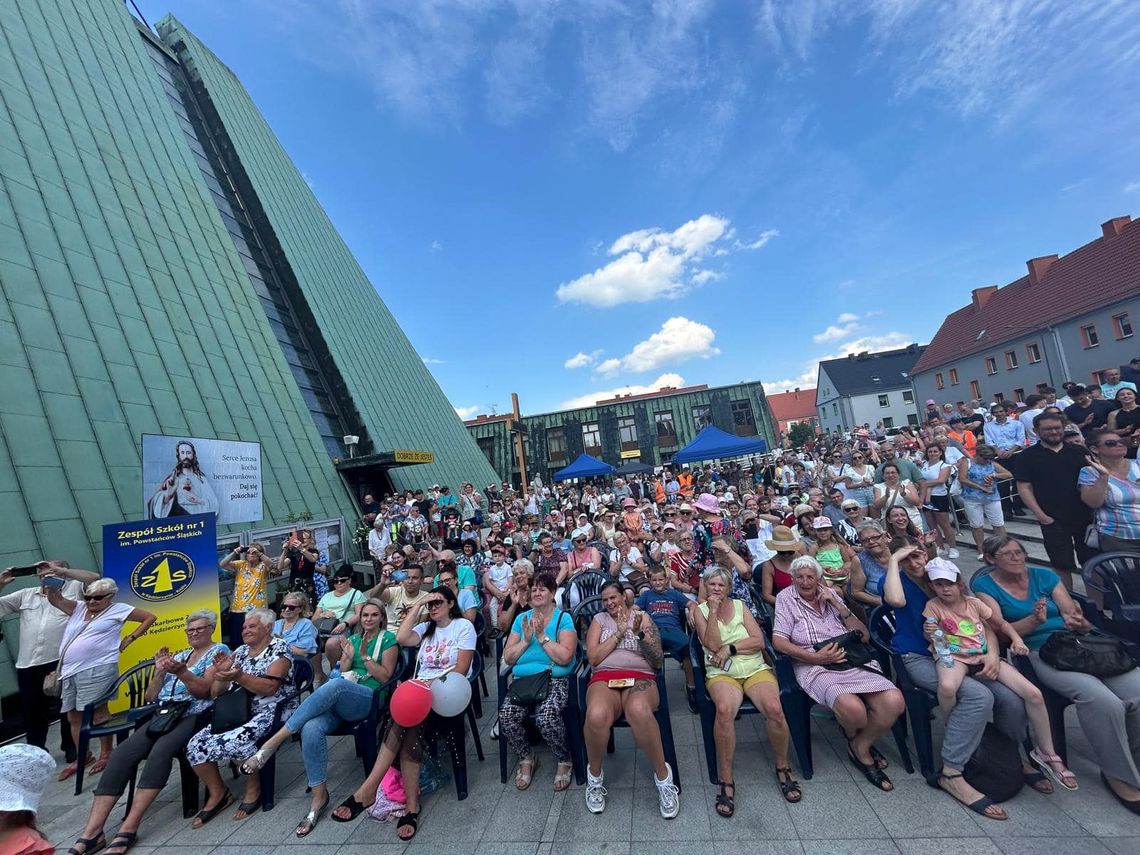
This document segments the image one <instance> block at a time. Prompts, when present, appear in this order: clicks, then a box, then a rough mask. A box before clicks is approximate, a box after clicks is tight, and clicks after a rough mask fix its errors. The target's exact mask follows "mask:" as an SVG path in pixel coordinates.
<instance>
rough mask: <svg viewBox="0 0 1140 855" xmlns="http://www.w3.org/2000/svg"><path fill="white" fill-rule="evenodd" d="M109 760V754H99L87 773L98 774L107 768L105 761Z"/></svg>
mask: <svg viewBox="0 0 1140 855" xmlns="http://www.w3.org/2000/svg"><path fill="white" fill-rule="evenodd" d="M110 760H111V755H110V754H100V755H99V759H98V760H96V761H95V765H94V766H92V767H91V768H90V769H89V770H88V773H89V774H91V775H98V774H99V773H100V772H102V771H103V770H104V769H106V768H107V763H108V762H109V761H110Z"/></svg>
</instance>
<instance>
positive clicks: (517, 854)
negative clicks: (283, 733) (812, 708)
mask: <svg viewBox="0 0 1140 855" xmlns="http://www.w3.org/2000/svg"><path fill="white" fill-rule="evenodd" d="M666 667H667V672H668V674H667V675H668V685H669V694H670V698H671V699H672V700H673V709H672V713H673V714H672V722H673V733H674V737H675V740H676V743H677V754H678V757H679V765H680V766H681V772H682V781H681V783H682V793H681V814H680V816H678V817H677V818H676V819H674V820H670V821H666V820H663V819H661V817H660V815H659V814H658V812H657V793H656V789H655V788H654V786H653V781H652V773H651V771H650V770H649V769H648V768H647V767H646V765H645V762H644V759H643V758H642V757H641V756H640V754H639V753H638V752H637V751H636V750H635V749H634V747H633V740H632V736H631V734H630V731H629V730H627V729H624V728H622V729H619V730H617V732H616V739H615V742H616V748H617V750H616V753H615V754H613V755H612V756H610V757H609V758H608V759H607V764H606V769H605V772H606V787H607V789H608V790H609V799H608V803H607V806H606V810H605V813H603V814H601V815H598V816H594V815H592V814H590V813H588V812H587V810H586V806H585V795H584V790H583V788H582V787H579V786H577V785H573V786H571V788H570V789H569V790H568V791H567V792H565V793H557V794H556V793H554V792H553V791H552V788H551V782H552V779H553V776H554V764H553V761H552V759H551V757H550V755H549V753H546V752H545V751H544V750H543V749H540V760H539V768H538V772H537V774H536V777H535V780H534V783H533V784H532V785H531V788H530V789H529V790H528V791H526V792H523V793H519V792H516V791H515V789H514V785H513V777H512V779H511V781H510V782H508V784H507V785H506V786H504V785H503V784H500V783H499V762H498V743H496V742H493V741H492V740H491V739H490V736H489V731H490V727H491V723H492V721H493V714H492V712H491V710H492V709H493V705H491V704H488V705H486V709H485V711H484V715H483V719H482V720H481V722H480V728H481V730H482V738H483V747H484V751H485V753H486V755H487V759H486V760H485V761H484V762H482V763H480V762H479V760H478V759H477V758H476V756H475V751H474V748H473V746H471V745H470V742H469V749H470V750H469V766H468V771H469V776H470V796H469V797H468V798H467V799H466V800H465V801H462V802H458V801H456V799H455V789H454V785H453V784H451V783H449V784H448V787H447V789H445V790H443V791H441V792H440V793H438V794H436V795H433V796H430V797H428V798H427V799H426V800H425V806H424V812H423V814H422V819H421V821H420V830H419V833H418V834H417V835H416V838H415V841H414V842H412V843H410V844H404V843H401V842H400V841H399V840H398V839H397V837H396V831H395V827H394V824H392V823H379V822H375V821H373V820H371V819H369V818H368V817H367V816H365V815H362V816H361V817H360V818H359V819H357V820H356V821H355V822H352V823H338V822H333V821H332V820H331V819H330V818H329V817H328V816H327V815H326V816H325V818H324V819H322V820H321V822H320V824H319V825H318V826H317V828H316V830H315V831H314V832H313V833H312V834H311V835H310V836H309V837H308V838H306V839H304V840H298V839H297V838H296V837H295V836H294V834H293V829H294V827H295V826H296V824H297V822H298V821H299V820H300V819H301V817H302V816H303V815H304V813H305V812H306V811H307V810H308V798H307V796H306V795H305V777H304V770H303V768H302V765H301V762H300V759H301V758H300V751H299V749H298V747H297V746H296V745H288V746H286V747H285V748H284V749H283V750H282V752H281V753H280V754H279V760H278V765H277V783H278V798H277V805H276V807H275V808H274V809H273V810H272V811H270V812H269V813H261V812H258V813H256V814H254V815H253V816H252V817H250V818H249V819H247V820H245V821H244V822H240V823H239V822H234V821H233V820H231V819H230V815H231V814H232V812H233V811H232V809H231V810H230V811H229V812H227V813H225V814H222V815H220V816H219V817H218V818H216V819H215V820H214V821H213V822H211V823H210V824H209V825H207V826H205V827H204V828H202V829H199V830H193V829H191V828H190V821H189V820H187V819H183V818H182V807H181V800H180V793H179V787H178V775H177V772H176V773H175V774H173V775H172V776H171V777H172V782H171V785H170V786H169V787H168V788H167V789H166V790H164V791H163V793H162V794H161V796H160V801H159V802H157V803H156V804H155V806H154V808H153V809H152V813H151V815H150V816H148V817H147V819H146V820H145V821H144V823H143V826H142V829H141V833H140V835H139V841H138V844H137V845H136V847H135V848H134V849H132V850H131V851H132V853H134V855H151V853H159V852H161V853H163V855H207V853H208V855H268V853H272V852H275V851H276V852H280V851H281V850H282V849H284V848H290V847H293V846H296V847H299V848H300V847H303V848H304V851H305V852H308V853H312V855H376V853H379V855H404V849H405V848H407V849H409V850H410V851H409V855H412V853H416V852H426V851H440V852H445V853H448V854H449V855H464V854H465V853H470V855H547V853H551V855H704V853H716V855H734V853H737V852H740V851H742V848H743V851H745V852H747V853H748V855H827V853H837V854H838V855H858V853H864V852H866V853H876V854H877V855H886V853H903V855H927V853H931V855H933V853H939V855H943V853H947V852H962V853H969V855H998V853H1004V855H1023V853H1024V855H1050V853H1065V855H1105V853H1116V855H1135V853H1140V816H1135V815H1133V814H1131V813H1129V812H1128V811H1126V810H1125V809H1124V808H1122V807H1120V806H1119V805H1118V804H1117V803H1116V802H1115V801H1114V800H1113V798H1112V796H1111V795H1109V793H1108V792H1107V790H1106V789H1105V788H1104V786H1103V785H1102V784H1101V782H1100V780H1099V777H1098V774H1097V768H1096V766H1095V765H1094V764H1093V763H1092V762H1091V761H1090V760H1089V749H1088V744H1087V742H1086V740H1085V739H1084V736H1083V735H1082V733H1081V731H1080V728H1079V727H1078V726H1077V723H1076V718H1075V717H1074V714H1073V712H1072V709H1071V708H1070V711H1069V718H1068V721H1067V723H1068V725H1069V728H1068V736H1069V752H1070V754H1069V764H1070V766H1071V767H1072V769H1073V770H1074V771H1075V772H1076V773H1077V775H1078V776H1079V777H1080V781H1081V789H1080V790H1079V791H1078V792H1076V793H1068V792H1063V791H1059V792H1057V793H1055V794H1053V795H1052V796H1043V795H1040V794H1038V793H1035V792H1033V791H1032V790H1030V789H1028V788H1025V789H1023V790H1022V792H1021V793H1020V794H1019V795H1018V796H1017V797H1016V798H1015V799H1014V800H1013V801H1011V802H1008V803H1007V804H1006V807H1007V808H1008V810H1009V813H1010V818H1009V820H1008V821H1006V822H994V821H992V820H988V819H985V818H983V817H979V816H975V815H974V814H972V813H971V812H970V811H968V810H967V809H966V808H964V807H960V806H959V805H957V804H956V803H955V802H953V801H952V800H951V799H950V797H949V796H946V795H944V794H942V793H940V792H938V791H936V790H933V789H931V788H930V787H928V786H927V785H926V783H925V782H924V781H923V780H922V778H921V777H920V776H919V775H918V774H917V773H916V774H914V775H908V774H906V772H905V771H903V769H902V768H901V765H900V763H899V760H898V756H897V754H896V752H895V747H894V744H893V741H892V740H891V739H889V738H887V739H883V740H881V741H880V748H881V749H882V750H883V752H884V753H885V754H886V755H887V756H888V757H889V758H890V760H891V769H890V773H891V775H892V779H893V780H894V782H895V787H896V789H895V791H894V792H893V793H882V792H879V791H878V790H877V789H875V788H874V787H872V786H871V785H870V784H869V783H867V782H866V781H865V780H864V779H863V777H862V776H861V775H859V774H858V773H857V771H856V770H855V769H854V768H853V767H852V766H851V765H850V764H849V763H848V761H847V759H846V757H845V745H844V743H843V741H842V739H841V737H840V735H839V733H838V730H837V729H836V726H835V724H834V723H833V722H831V721H828V720H820V719H813V724H812V726H813V734H812V738H813V751H814V759H815V775H814V777H813V778H812V780H810V781H804V782H803V785H804V798H803V802H802V803H801V804H798V805H787V804H785V802H784V801H783V799H782V797H781V796H780V791H779V789H778V788H777V786H776V783H775V780H774V777H773V774H772V766H773V762H772V757H771V754H770V752H769V749H768V744H767V740H766V737H765V735H764V728H763V723H762V720H761V719H760V717H759V716H756V715H746V716H743V717H742V718H741V719H740V720H739V721H738V722H737V733H738V739H739V744H738V751H737V765H736V781H737V798H736V816H734V817H733V818H732V819H723V818H721V817H719V816H717V814H716V813H715V812H714V810H713V797H714V795H715V793H716V789H715V788H714V787H713V786H711V785H710V784H709V783H708V782H707V780H706V776H705V758H704V749H703V747H702V744H701V737H700V729H699V723H698V722H699V719H698V717H697V716H695V715H690V714H689V712H688V710H687V709H686V707H685V705H684V692H683V682H682V677H681V672H680V669H679V668H678V667H677V665H676V663H673V662H670V663H668V664H667V666H666ZM488 682H489V684H490V687H491V693H492V701H493V700H494V692H495V683H494V680H493V679H491V674H490V673H489V674H488ZM938 731H939V725H938V724H937V723H936V724H935V732H936V735H937V734H938ZM513 768H514V767H513V760H512V766H511V769H512V771H513ZM226 777H227V780H228V781H229V782H230V784H231V788H232V789H233V790H234V793H235V795H236V794H238V793H239V792H240V790H239V789H238V783H239V782H237V781H233V780H232V779H230V778H229V776H228V773H227V776H226ZM360 777H361V767H360V762H359V760H357V759H356V757H355V755H354V751H353V742H352V739H351V737H340V738H338V739H334V740H333V741H332V743H331V745H330V790H331V793H332V798H333V803H334V804H336V803H338V802H339V801H340V800H341V799H343V798H344V797H346V796H347V795H348V794H349V793H350V792H351V791H352V789H353V788H354V787H355V786H356V785H357V784H358V783H359V781H360ZM92 786H93V783H90V782H88V783H86V784H85V787H84V793H83V795H82V796H81V797H79V798H77V797H75V796H74V795H73V794H72V792H73V789H74V782H73V781H67V782H65V783H56V784H53V786H52V787H51V789H50V790H49V791H48V792H47V793H46V794H45V796H44V801H43V807H42V810H41V814H40V825H41V827H42V829H43V830H44V833H45V834H46V835H47V836H48V837H49V839H51V840H52V841H53V842H55V843H56V844H57V845H58V846H59V847H61V848H60V850H59V851H61V852H63V851H66V849H67V847H68V846H70V845H71V844H72V843H74V841H75V838H76V837H77V836H78V832H79V831H80V830H81V828H82V826H83V822H84V819H85V817H86V815H87V810H88V808H89V807H90V803H91V795H90V793H91V789H92ZM121 815H122V814H121V812H120V811H119V810H118V809H116V811H115V813H114V814H113V815H112V822H111V823H109V825H108V828H107V831H108V837H110V833H111V832H113V831H114V829H115V828H116V823H117V822H118V820H119V819H120V818H121ZM428 847H430V849H429V848H428Z"/></svg>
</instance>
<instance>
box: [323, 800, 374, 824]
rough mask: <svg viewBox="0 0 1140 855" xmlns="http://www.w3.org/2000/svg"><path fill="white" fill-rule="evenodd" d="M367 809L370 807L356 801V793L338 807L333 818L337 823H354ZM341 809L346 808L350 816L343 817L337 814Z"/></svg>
mask: <svg viewBox="0 0 1140 855" xmlns="http://www.w3.org/2000/svg"><path fill="white" fill-rule="evenodd" d="M367 807H368V805H365V804H361V803H360V802H358V801H357V800H356V793H353V794H352V795H351V796H349V797H348V798H347V799H345V800H344V801H343V802H341V803H340V804H339V805H337V806H336V810H334V811H333V812H332V818H333V820H335V821H336V822H352V821H353V820H354V819H356V818H357V817H358V816H360V814H361V813H363V812H364V810H365V808H367ZM341 808H344V809H345V810H347V811H348V816H341V815H340V814H338V813H337V811H338V810H340V809H341Z"/></svg>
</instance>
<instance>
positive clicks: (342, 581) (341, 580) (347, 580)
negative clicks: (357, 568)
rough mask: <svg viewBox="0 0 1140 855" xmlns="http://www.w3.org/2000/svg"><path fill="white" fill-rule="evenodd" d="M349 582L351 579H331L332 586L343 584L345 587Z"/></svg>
mask: <svg viewBox="0 0 1140 855" xmlns="http://www.w3.org/2000/svg"><path fill="white" fill-rule="evenodd" d="M351 581H352V580H351V579H344V578H341V579H333V584H334V585H340V584H345V585H347V584H348V583H349V582H351Z"/></svg>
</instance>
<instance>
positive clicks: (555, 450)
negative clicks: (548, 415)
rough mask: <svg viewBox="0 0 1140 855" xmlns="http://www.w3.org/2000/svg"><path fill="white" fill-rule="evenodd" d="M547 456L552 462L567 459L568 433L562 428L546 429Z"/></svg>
mask: <svg viewBox="0 0 1140 855" xmlns="http://www.w3.org/2000/svg"><path fill="white" fill-rule="evenodd" d="M546 457H547V459H548V460H550V462H551V463H556V462H558V461H561V460H565V459H566V434H565V433H563V432H562V428H560V427H556V428H547V429H546Z"/></svg>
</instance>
